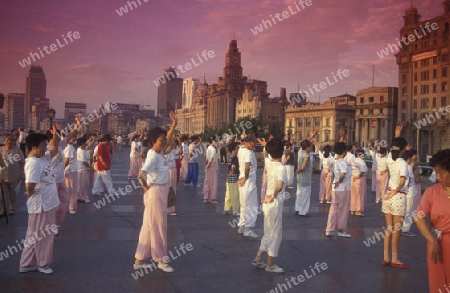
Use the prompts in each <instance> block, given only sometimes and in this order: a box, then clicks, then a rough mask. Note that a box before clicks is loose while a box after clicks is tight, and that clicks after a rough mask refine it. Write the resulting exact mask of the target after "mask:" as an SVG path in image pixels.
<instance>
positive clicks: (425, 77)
mask: <svg viewBox="0 0 450 293" xmlns="http://www.w3.org/2000/svg"><path fill="white" fill-rule="evenodd" d="M429 79H430V73H429V71H428V70H427V71H422V72H421V73H420V80H429Z"/></svg>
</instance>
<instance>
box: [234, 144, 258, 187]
mask: <svg viewBox="0 0 450 293" xmlns="http://www.w3.org/2000/svg"><path fill="white" fill-rule="evenodd" d="M238 160H239V176H240V178H242V177H245V163H247V162H250V172H249V173H248V179H250V180H254V181H255V182H256V167H257V166H256V157H255V154H254V153H253V152H252V151H251V150H249V149H248V148H245V147H242V148H240V149H239V152H238Z"/></svg>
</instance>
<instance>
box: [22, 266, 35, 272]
mask: <svg viewBox="0 0 450 293" xmlns="http://www.w3.org/2000/svg"><path fill="white" fill-rule="evenodd" d="M37 270H38V267H37V266H31V267H23V268H19V273H28V272H35V271H37Z"/></svg>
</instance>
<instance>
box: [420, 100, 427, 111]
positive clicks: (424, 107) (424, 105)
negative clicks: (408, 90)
mask: <svg viewBox="0 0 450 293" xmlns="http://www.w3.org/2000/svg"><path fill="white" fill-rule="evenodd" d="M420 108H422V109H427V108H428V98H426V99H421V100H420Z"/></svg>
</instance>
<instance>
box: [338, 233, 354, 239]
mask: <svg viewBox="0 0 450 293" xmlns="http://www.w3.org/2000/svg"><path fill="white" fill-rule="evenodd" d="M337 235H338V236H339V237H346V238H351V237H352V235H350V234H348V233H347V232H338V233H337Z"/></svg>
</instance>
